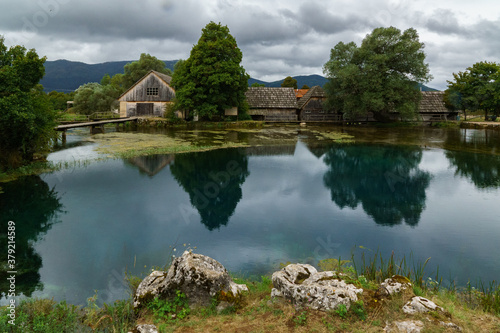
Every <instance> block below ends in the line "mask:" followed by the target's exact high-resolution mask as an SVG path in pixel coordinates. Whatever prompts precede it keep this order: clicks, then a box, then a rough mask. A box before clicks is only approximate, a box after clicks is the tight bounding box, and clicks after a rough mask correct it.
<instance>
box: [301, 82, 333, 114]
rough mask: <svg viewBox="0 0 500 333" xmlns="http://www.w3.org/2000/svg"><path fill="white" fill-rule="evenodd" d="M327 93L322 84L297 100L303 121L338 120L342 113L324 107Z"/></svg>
mask: <svg viewBox="0 0 500 333" xmlns="http://www.w3.org/2000/svg"><path fill="white" fill-rule="evenodd" d="M325 101H326V93H325V91H324V90H323V88H321V87H320V86H314V87H312V88H311V89H309V91H307V93H306V94H305V95H304V96H303V97H302V98H301V99H300V100H299V101H298V102H297V107H298V110H299V118H300V120H301V121H338V120H342V115H340V114H337V113H332V112H327V111H326V110H325V108H324V107H323V103H324V102H325Z"/></svg>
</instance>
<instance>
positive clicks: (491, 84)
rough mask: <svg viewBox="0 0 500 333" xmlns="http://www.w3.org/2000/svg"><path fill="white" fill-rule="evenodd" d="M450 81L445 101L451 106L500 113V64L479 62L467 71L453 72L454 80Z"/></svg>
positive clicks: (486, 114) (486, 112)
mask: <svg viewBox="0 0 500 333" xmlns="http://www.w3.org/2000/svg"><path fill="white" fill-rule="evenodd" d="M447 82H448V89H446V92H445V97H444V98H445V103H446V105H447V106H448V107H449V108H452V109H456V110H463V111H464V113H465V115H466V116H467V113H466V112H467V110H470V111H476V110H480V109H481V110H484V112H485V119H487V118H488V112H492V113H494V114H495V115H497V116H498V115H499V113H500V65H499V64H496V63H494V62H486V61H484V62H483V61H482V62H478V63H475V64H474V65H472V67H469V68H467V70H466V71H465V72H458V73H457V74H455V73H453V81H447Z"/></svg>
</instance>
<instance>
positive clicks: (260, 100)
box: [245, 87, 298, 121]
mask: <svg viewBox="0 0 500 333" xmlns="http://www.w3.org/2000/svg"><path fill="white" fill-rule="evenodd" d="M245 95H246V98H247V102H248V104H249V106H250V110H249V112H248V113H249V114H250V116H251V117H252V119H254V120H265V121H297V120H298V112H297V98H296V97H295V91H294V89H293V88H270V87H250V88H248V90H247V92H246V93H245Z"/></svg>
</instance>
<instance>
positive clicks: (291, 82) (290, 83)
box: [281, 76, 297, 89]
mask: <svg viewBox="0 0 500 333" xmlns="http://www.w3.org/2000/svg"><path fill="white" fill-rule="evenodd" d="M281 86H282V87H291V88H294V89H297V80H296V79H294V78H293V77H291V76H287V77H286V78H285V79H284V80H283V82H282V83H281Z"/></svg>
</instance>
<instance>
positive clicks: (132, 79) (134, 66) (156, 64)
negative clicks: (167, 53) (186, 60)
mask: <svg viewBox="0 0 500 333" xmlns="http://www.w3.org/2000/svg"><path fill="white" fill-rule="evenodd" d="M152 70H154V71H157V72H160V73H163V74H167V75H172V71H171V70H170V69H169V68H167V67H166V65H165V62H164V61H162V60H159V59H158V58H156V57H154V56H152V55H150V54H147V53H142V54H141V57H140V58H139V60H138V61H134V62H131V63H128V64H126V65H125V66H124V67H123V71H124V74H123V75H121V74H116V75H118V76H117V77H116V78H115V76H116V75H115V76H113V79H115V82H113V79H111V80H110V82H109V83H110V84H111V83H113V84H116V83H118V82H119V80H120V79H121V80H122V82H121V85H122V87H123V91H125V90H127V89H128V88H130V87H131V86H132V85H133V84H134V83H136V82H137V81H139V80H140V79H141V78H142V77H143V76H144V75H146V74H147V73H149V72H150V71H152Z"/></svg>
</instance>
